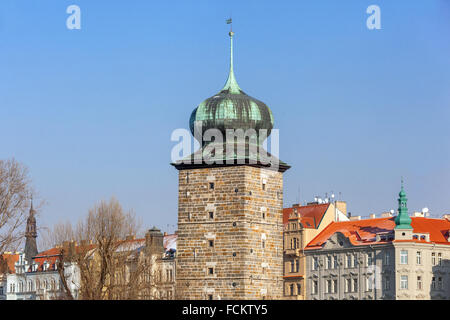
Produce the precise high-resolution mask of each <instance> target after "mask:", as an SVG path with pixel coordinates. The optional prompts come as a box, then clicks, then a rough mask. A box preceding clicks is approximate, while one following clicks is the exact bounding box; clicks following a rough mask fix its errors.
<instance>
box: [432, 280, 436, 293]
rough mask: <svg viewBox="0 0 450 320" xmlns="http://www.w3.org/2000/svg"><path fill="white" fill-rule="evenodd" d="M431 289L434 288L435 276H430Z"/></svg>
mask: <svg viewBox="0 0 450 320" xmlns="http://www.w3.org/2000/svg"><path fill="white" fill-rule="evenodd" d="M431 289H433V290H436V277H433V278H431Z"/></svg>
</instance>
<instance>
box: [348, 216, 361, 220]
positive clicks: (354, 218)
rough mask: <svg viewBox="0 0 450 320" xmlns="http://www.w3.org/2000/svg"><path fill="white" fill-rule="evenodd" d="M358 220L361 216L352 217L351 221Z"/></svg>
mask: <svg viewBox="0 0 450 320" xmlns="http://www.w3.org/2000/svg"><path fill="white" fill-rule="evenodd" d="M356 220H361V216H353V217H350V221H356Z"/></svg>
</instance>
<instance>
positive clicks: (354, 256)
mask: <svg viewBox="0 0 450 320" xmlns="http://www.w3.org/2000/svg"><path fill="white" fill-rule="evenodd" d="M357 266H358V257H357V256H356V254H355V255H353V267H354V268H356V267H357Z"/></svg>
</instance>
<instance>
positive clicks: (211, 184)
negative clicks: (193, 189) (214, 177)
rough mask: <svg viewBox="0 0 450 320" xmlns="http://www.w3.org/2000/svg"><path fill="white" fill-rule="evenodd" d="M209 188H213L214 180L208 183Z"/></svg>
mask: <svg viewBox="0 0 450 320" xmlns="http://www.w3.org/2000/svg"><path fill="white" fill-rule="evenodd" d="M209 189H210V190H214V182H210V183H209Z"/></svg>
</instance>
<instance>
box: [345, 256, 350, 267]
mask: <svg viewBox="0 0 450 320" xmlns="http://www.w3.org/2000/svg"><path fill="white" fill-rule="evenodd" d="M345 258H346V262H347V263H346V266H347V268H351V267H352V256H351V255H349V254H348V255H346V256H345Z"/></svg>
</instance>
